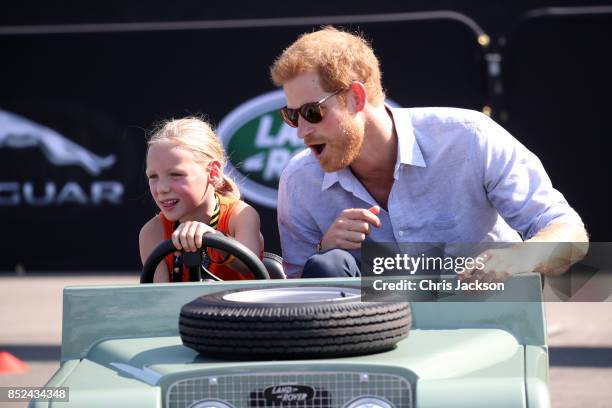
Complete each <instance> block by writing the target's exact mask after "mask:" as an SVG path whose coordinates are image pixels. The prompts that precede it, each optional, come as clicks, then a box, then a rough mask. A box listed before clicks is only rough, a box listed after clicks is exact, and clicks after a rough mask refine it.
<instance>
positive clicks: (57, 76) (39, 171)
mask: <svg viewBox="0 0 612 408" xmlns="http://www.w3.org/2000/svg"><path fill="white" fill-rule="evenodd" d="M357 3H359V2H357ZM363 3H365V2H363ZM185 4H186V5H188V4H191V3H189V2H187V3H185ZM359 4H361V3H359ZM385 4H386V3H385ZM158 6H159V5H158ZM362 6H363V5H362ZM118 7H119V6H118ZM328 7H329V8H330V9H329V10H320V11H321V13H319V14H317V15H318V16H324V15H325V12H326V11H327V12H329V13H330V14H329V17H316V18H315V17H311V16H305V17H304V18H303V19H301V20H300V18H296V17H295V16H293V17H291V19H290V20H287V16H283V17H277V15H275V14H273V13H269V14H267V15H266V11H265V10H263V11H262V10H259V11H256V12H255V11H254V12H253V18H251V19H249V20H248V21H247V20H244V19H246V18H247V17H248V16H246V15H237V16H227V15H221V14H222V11H219V10H216V11H215V12H213V11H211V14H210V16H215V17H216V18H217V19H218V20H215V21H217V23H214V24H213V23H211V21H210V19H208V20H207V19H206V18H207V17H208V15H206V13H204V11H202V10H200V11H199V13H200V14H198V13H196V15H198V16H199V18H201V20H198V21H200V24H199V25H198V24H194V19H193V17H192V18H186V17H187V16H182V17H183V20H178V18H179V16H177V20H176V21H174V23H176V24H175V25H174V26H172V27H169V26H164V25H163V24H161V25H160V24H157V25H156V24H149V25H147V24H146V23H142V21H140V22H139V24H140V25H129V24H133V23H135V22H137V21H134V18H132V20H129V21H125V20H121V19H118V18H117V17H116V16H115V17H109V18H108V19H107V20H106V21H105V22H104V21H103V22H100V21H95V23H96V25H92V24H89V23H91V21H92V17H91V16H89V17H86V18H85V17H84V18H81V19H80V20H79V18H78V16H77V15H76V14H75V13H76V12H75V11H74V10H73V13H72V14H68V16H69V17H70V18H68V21H69V22H70V23H80V24H81V25H78V26H74V25H66V24H63V25H53V26H42V25H40V24H43V23H44V24H56V23H58V22H60V21H57V20H58V19H57V18H56V17H54V14H53V13H50V14H49V16H47V17H46V18H43V16H42V15H41V14H40V13H39V12H37V13H31V14H30V15H26V14H21V15H20V14H17V13H16V12H14V13H13V14H12V17H11V14H10V13H9V15H8V16H7V15H5V16H4V17H3V18H2V20H0V22H1V24H2V25H0V53H1V54H2V55H3V56H9V57H8V58H6V57H5V58H3V62H2V68H1V72H2V75H1V76H0V90H1V92H0V220H2V226H3V228H2V231H3V234H2V238H0V240H1V241H0V248H2V251H1V254H2V256H1V257H0V271H14V270H15V269H16V268H25V269H26V270H37V271H110V270H113V271H129V270H136V269H139V268H140V260H139V256H138V242H137V240H138V232H139V230H140V227H141V226H142V225H143V224H144V223H145V222H146V221H147V220H148V219H149V218H151V217H152V216H153V215H154V214H155V213H156V212H157V210H156V207H155V205H154V203H153V202H152V200H151V199H150V196H149V192H148V186H147V183H146V179H145V177H144V166H145V165H144V154H145V136H146V133H147V130H149V129H151V128H152V126H153V124H154V123H156V122H157V121H160V120H162V119H167V118H171V117H175V118H178V117H183V116H187V115H193V114H204V115H206V117H207V119H209V120H210V121H212V122H213V123H214V124H215V125H216V126H218V130H219V133H220V135H221V137H222V138H223V141H224V144H225V146H226V149H227V150H228V153H229V154H230V158H231V168H232V170H233V171H232V172H233V175H234V177H235V178H236V179H237V181H238V182H239V184H240V185H241V186H242V190H243V193H244V195H245V199H246V201H248V202H249V203H251V204H252V205H254V206H255V208H256V209H257V210H258V211H259V213H260V215H261V218H262V233H263V234H264V237H265V240H266V250H268V251H272V252H276V253H280V247H279V243H278V229H277V226H276V211H275V194H276V183H277V182H278V176H279V174H280V171H281V170H282V168H283V167H284V164H286V162H287V160H289V158H290V157H291V155H292V154H294V153H295V152H296V151H299V150H300V149H301V147H302V145H301V141H300V140H299V139H298V138H297V137H296V135H295V131H294V130H291V129H290V128H288V127H287V126H286V125H283V124H282V123H281V121H280V118H278V116H277V115H276V114H275V111H276V110H277V109H278V108H279V107H280V106H282V105H284V100H283V97H282V93H279V92H278V91H275V89H274V87H273V85H272V84H271V82H270V80H269V72H268V67H269V65H270V64H271V63H272V61H273V60H274V58H275V57H276V56H277V55H278V54H279V53H280V52H281V51H282V50H283V49H284V48H285V47H287V46H288V45H289V44H290V43H291V42H292V41H293V40H294V39H295V38H296V37H297V35H299V34H300V33H302V32H305V31H311V30H312V29H313V28H316V27H317V26H320V25H321V24H323V23H342V24H338V25H342V26H344V27H347V28H349V29H360V30H362V31H363V32H364V33H365V34H366V36H367V38H369V39H370V40H371V42H372V45H373V47H374V50H375V52H376V53H377V55H378V56H379V58H380V60H381V64H382V69H383V83H384V86H385V88H386V89H387V90H388V92H387V96H388V98H389V99H390V102H391V103H395V104H397V105H399V106H404V107H411V106H456V107H463V108H469V109H476V110H485V111H487V112H491V113H492V114H493V116H494V117H495V118H496V119H497V120H498V121H500V122H501V123H502V125H504V126H505V127H507V128H508V129H509V130H510V131H511V132H512V133H513V134H514V135H515V136H516V137H517V138H518V139H519V140H521V141H522V142H523V143H524V144H526V145H527V146H528V147H529V148H530V149H532V150H533V151H534V152H535V153H536V154H537V155H538V156H539V157H540V158H541V159H542V161H543V162H544V165H545V167H546V168H547V169H548V170H549V175H550V176H551V178H552V180H553V183H554V184H555V185H557V184H558V185H559V189H560V190H561V191H562V192H563V193H564V194H565V196H566V198H567V199H568V201H569V202H570V204H575V207H576V208H577V210H578V211H579V212H580V214H581V215H582V216H583V218H584V219H585V222H586V224H587V227H588V228H589V230H590V232H591V234H592V238H593V239H596V240H600V241H607V240H611V239H610V236H609V233H608V230H609V227H611V226H612V225H610V224H611V223H610V221H608V220H607V218H608V217H607V214H606V212H605V208H604V205H603V203H604V202H605V201H604V200H603V198H599V199H598V198H597V197H598V195H599V193H598V188H599V186H600V185H601V183H603V177H605V172H604V171H603V163H604V162H605V161H603V160H604V157H603V152H602V150H601V149H598V148H597V146H596V145H595V142H596V141H595V138H603V137H604V134H605V131H606V128H605V127H604V124H603V115H602V114H603V113H604V107H605V106H609V101H608V100H609V95H610V91H611V85H610V84H611V80H610V79H609V78H608V76H607V74H606V72H611V71H612V67H611V65H612V64H611V63H610V56H609V53H604V49H605V48H604V47H605V41H606V40H605V39H606V38H607V39H609V38H610V34H611V31H612V29H611V27H612V24H610V18H609V17H606V15H604V16H603V17H602V16H598V17H596V18H594V17H592V16H590V15H587V16H581V17H579V18H574V19H570V20H563V21H561V20H559V19H553V18H551V17H541V18H540V20H542V21H539V20H538V21H536V20H537V19H535V20H533V21H534V22H532V21H531V20H529V24H524V23H522V22H523V20H521V18H520V16H521V15H523V14H522V13H524V12H525V10H519V11H520V13H519V12H518V11H517V10H514V12H515V15H514V16H513V21H514V22H515V23H516V24H509V23H508V22H507V21H506V24H505V25H504V27H507V31H506V32H504V33H497V32H496V34H495V37H494V38H492V37H488V36H486V35H484V36H483V34H485V29H486V28H487V27H491V26H492V24H491V21H493V20H495V19H498V20H499V19H500V17H499V16H497V15H496V14H495V13H493V12H491V15H490V16H486V15H483V14H482V13H483V11H482V10H480V11H479V12H478V13H474V12H473V10H467V11H466V10H457V12H463V13H464V14H461V15H459V14H457V13H451V14H448V13H446V14H445V13H438V12H433V11H435V10H432V9H431V5H429V6H428V8H425V7H421V8H419V7H416V6H414V7H412V8H410V9H406V10H397V9H393V10H391V9H389V11H393V12H394V13H395V14H385V15H383V14H381V13H378V14H376V15H375V14H372V12H371V11H370V12H369V14H368V12H367V10H365V9H364V10H362V11H361V13H360V14H362V16H361V17H359V16H358V17H350V18H348V21H347V18H344V19H343V18H340V17H338V15H340V13H339V10H336V9H334V6H333V5H330V6H328ZM389 7H391V6H389ZM26 9H27V8H26ZM186 9H189V7H187V8H186ZM357 9H358V10H361V9H360V8H359V7H357ZM357 9H356V10H357ZM383 9H384V7H383ZM381 10H382V9H381ZM470 11H471V15H470ZM400 12H401V14H398V13H400ZM423 12H430V13H429V14H427V13H425V14H424V13H423ZM431 12H433V13H431ZM22 13H25V12H23V11H22ZM80 13H82V15H83V16H87V13H86V11H84V10H81V11H80ZM130 13H132V14H131V15H133V16H134V13H135V12H134V10H131V11H129V10H126V15H130ZM215 13H217V14H215ZM219 13H221V14H219ZM415 13H416V14H415ZM344 14H347V13H344ZM351 14H353V13H351ZM474 15H476V16H477V17H478V18H479V19H480V21H476V20H475V18H473V16H474ZM271 16H272V17H271ZM334 16H336V17H334ZM221 17H226V18H229V17H234V18H237V19H243V20H231V21H232V23H231V24H230V23H227V22H226V24H222V23H219V21H221V20H222V18H221ZM261 18H266V20H257V19H261ZM149 19H150V17H149ZM158 20H160V21H161V19H158ZM552 20H554V21H555V23H552V24H551V21H552ZM207 21H208V23H206V22H207ZM504 21H505V20H504ZM61 22H63V23H65V22H66V20H64V21H61ZM161 22H163V21H161ZM602 22H603V23H602ZM86 23H87V24H86ZM106 23H108V24H106ZM118 23H122V24H123V23H129V24H128V25H117V24H118ZM480 23H482V24H480ZM24 24H32V25H29V26H25V25H24ZM36 24H38V25H36ZM577 26H578V27H579V28H580V30H579V32H582V33H584V32H585V30H592V31H593V30H594V31H593V32H595V34H596V35H597V36H598V37H597V36H596V37H594V38H591V37H589V38H590V40H591V42H590V43H585V42H583V41H582V40H580V41H575V39H576V27H577ZM534 27H535V28H534ZM585 27H586V28H585ZM496 30H497V31H499V27H497V28H496V29H495V30H492V31H489V32H488V33H489V34H491V32H495V31H496ZM523 30H525V31H523ZM529 30H536V33H537V38H538V39H540V42H538V43H537V44H536V45H534V43H532V42H531V43H530V42H529V41H527V40H526V38H532V37H533V36H532V35H531V34H530V31H529ZM491 35H493V34H491ZM555 38H557V39H558V38H561V39H562V41H563V43H562V44H559V43H555V40H554V39H555ZM581 38H582V37H581ZM500 39H501V40H503V41H500ZM584 40H586V39H584ZM597 41H600V43H597ZM524 43H528V44H524ZM505 44H507V45H505ZM565 46H567V47H568V48H565ZM530 47H532V48H530ZM533 47H537V48H533ZM600 47H601V48H600ZM585 48H586V50H585ZM564 50H565V51H564ZM590 51H592V52H597V53H596V55H597V58H596V59H595V60H594V59H592V58H590V56H592V55H593V53H592V52H590ZM549 55H550V56H551V57H550V58H549V57H548V56H549ZM506 56H507V58H506ZM506 60H507V61H508V62H507V63H506ZM567 61H574V63H573V64H566V62H567ZM577 61H578V62H577ZM529 64H531V65H529ZM525 67H529V68H525ZM496 69H498V71H495V70H496ZM500 73H501V74H502V75H500ZM496 81H497V82H496ZM496 87H497V88H496ZM595 89H596V90H597V91H596V92H595ZM563 90H569V91H568V92H563ZM585 123H586V125H585ZM591 140H593V141H592V142H591ZM561 157H562V158H561ZM585 162H588V163H589V166H588V167H586V168H585V167H583V166H582V164H583V163H585ZM587 172H588V173H587Z"/></svg>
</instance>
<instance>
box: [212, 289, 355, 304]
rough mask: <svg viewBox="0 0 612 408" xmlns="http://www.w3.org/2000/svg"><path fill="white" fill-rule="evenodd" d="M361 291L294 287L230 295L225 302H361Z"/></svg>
mask: <svg viewBox="0 0 612 408" xmlns="http://www.w3.org/2000/svg"><path fill="white" fill-rule="evenodd" d="M360 297H361V290H360V289H358V288H341V287H324V286H321V287H317V286H314V287H308V288H304V287H292V288H272V289H258V290H246V291H240V292H233V293H228V294H226V295H224V296H223V300H226V301H228V302H238V303H293V304H294V303H315V302H342V301H347V300H351V301H354V300H359V299H360Z"/></svg>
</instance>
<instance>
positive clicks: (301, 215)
mask: <svg viewBox="0 0 612 408" xmlns="http://www.w3.org/2000/svg"><path fill="white" fill-rule="evenodd" d="M293 174H294V173H293V172H291V171H287V169H286V171H285V172H283V174H282V176H281V178H280V182H279V187H278V207H277V209H278V230H279V233H280V241H281V248H282V251H283V266H284V269H285V273H286V274H287V277H289V278H299V277H300V276H301V274H302V269H303V267H304V264H305V263H306V260H307V259H308V257H310V256H311V255H312V254H313V253H314V251H315V247H316V245H317V243H318V242H319V240H320V239H321V232H320V231H319V229H318V228H317V226H316V223H315V221H314V219H313V217H312V215H311V214H310V212H309V211H308V208H306V203H305V201H306V200H304V197H303V196H302V194H300V192H298V191H297V190H296V183H295V182H291V180H292V175H293Z"/></svg>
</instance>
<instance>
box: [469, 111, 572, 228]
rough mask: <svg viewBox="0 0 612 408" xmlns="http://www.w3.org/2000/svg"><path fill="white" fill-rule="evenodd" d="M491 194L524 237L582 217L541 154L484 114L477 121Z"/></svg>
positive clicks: (483, 169)
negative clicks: (554, 181)
mask: <svg viewBox="0 0 612 408" xmlns="http://www.w3.org/2000/svg"><path fill="white" fill-rule="evenodd" d="M474 130H475V132H476V135H477V138H476V140H477V143H478V146H477V147H476V148H477V151H479V152H480V154H481V155H482V157H481V160H478V161H477V163H480V164H481V166H482V167H480V168H479V169H477V171H478V172H480V175H479V176H480V177H483V179H484V187H485V190H486V193H487V196H488V198H489V200H490V201H491V203H492V204H493V206H494V207H495V208H496V209H497V211H498V212H499V214H500V215H501V216H502V217H503V218H504V220H505V221H506V222H507V223H508V224H509V225H510V226H511V227H512V228H513V229H515V230H516V231H518V232H519V233H520V234H521V236H522V237H523V239H529V238H531V237H533V236H534V235H536V234H537V233H538V232H539V231H541V230H543V229H544V228H546V227H547V226H548V225H550V224H553V223H564V222H571V223H579V224H582V220H581V219H580V216H579V215H578V213H576V211H574V209H573V208H572V207H571V206H570V205H569V204H568V202H567V200H566V199H565V197H563V194H561V192H559V191H558V190H556V189H555V188H554V187H553V185H552V182H551V180H550V178H549V177H548V175H547V174H546V171H545V170H544V166H543V165H542V163H541V162H540V160H539V159H538V157H537V156H536V155H535V154H533V153H532V152H530V151H529V150H528V149H527V148H526V147H525V146H523V145H522V144H521V143H520V142H519V141H518V140H516V139H515V138H514V137H513V136H512V135H510V134H509V133H508V132H507V131H506V130H505V129H503V128H502V127H501V126H499V125H498V124H496V123H495V122H494V121H493V120H491V119H490V118H488V117H486V116H484V115H482V120H481V121H479V122H478V123H477V124H475V129H474Z"/></svg>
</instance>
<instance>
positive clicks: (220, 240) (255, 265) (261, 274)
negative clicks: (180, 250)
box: [140, 234, 270, 283]
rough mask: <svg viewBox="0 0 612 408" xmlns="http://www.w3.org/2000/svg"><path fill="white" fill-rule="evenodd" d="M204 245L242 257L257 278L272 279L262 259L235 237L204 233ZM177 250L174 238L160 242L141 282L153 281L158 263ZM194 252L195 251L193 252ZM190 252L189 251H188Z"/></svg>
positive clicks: (141, 276) (145, 265) (142, 274)
mask: <svg viewBox="0 0 612 408" xmlns="http://www.w3.org/2000/svg"><path fill="white" fill-rule="evenodd" d="M202 246H206V247H209V248H215V249H220V250H222V251H225V252H227V253H229V254H232V255H234V256H235V257H236V258H238V259H240V260H241V261H242V262H243V263H244V264H245V265H246V267H247V268H249V270H250V271H251V272H252V273H253V275H254V277H255V279H270V275H269V274H268V271H267V270H266V267H265V266H264V264H263V263H262V262H261V260H260V259H259V258H258V257H257V256H256V255H255V254H254V253H253V252H252V251H251V250H250V249H249V248H247V247H246V246H244V245H242V244H241V243H240V242H238V241H236V240H235V239H232V238H228V237H226V236H225V235H223V234H204V235H203V236H202ZM174 251H176V248H175V247H174V244H173V243H172V240H171V239H169V240H167V241H164V242H162V243H161V244H159V245H158V246H157V247H155V249H154V250H153V251H152V252H151V255H149V257H148V258H147V261H146V262H145V263H144V266H143V267H142V272H141V273H140V283H153V275H155V269H157V265H158V264H159V263H160V262H161V261H163V260H164V258H165V257H166V255H168V254H171V253H173V252H174ZM191 253H192V254H193V252H191ZM188 254H189V252H188Z"/></svg>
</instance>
